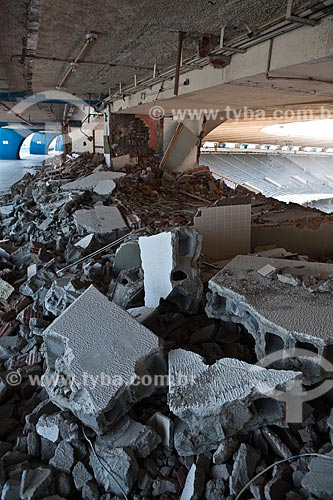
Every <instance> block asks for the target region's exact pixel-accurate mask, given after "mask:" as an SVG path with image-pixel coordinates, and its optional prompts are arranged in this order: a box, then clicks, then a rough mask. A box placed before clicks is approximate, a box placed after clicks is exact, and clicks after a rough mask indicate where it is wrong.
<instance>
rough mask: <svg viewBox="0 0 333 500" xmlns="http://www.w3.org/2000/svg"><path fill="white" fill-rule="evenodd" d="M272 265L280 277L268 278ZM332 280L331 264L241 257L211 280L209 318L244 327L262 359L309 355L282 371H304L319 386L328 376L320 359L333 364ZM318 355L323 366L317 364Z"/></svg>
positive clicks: (284, 364) (282, 363) (288, 361)
mask: <svg viewBox="0 0 333 500" xmlns="http://www.w3.org/2000/svg"><path fill="white" fill-rule="evenodd" d="M267 265H270V266H271V267H274V268H275V269H276V272H275V273H271V274H270V275H269V276H263V275H262V274H265V273H262V272H261V270H262V269H263V268H266V266H267ZM330 276H333V265H331V264H321V263H318V262H306V261H304V262H303V261H295V260H286V259H271V258H264V257H254V256H237V257H235V258H234V259H233V260H232V261H231V262H230V263H229V264H227V265H226V266H225V267H224V268H223V269H222V271H220V272H219V273H217V274H216V275H215V276H214V277H213V278H212V279H211V280H210V281H209V290H210V291H209V293H208V295H207V305H206V313H207V315H208V317H210V318H217V319H221V320H223V321H232V322H234V323H240V324H242V325H243V326H244V327H245V328H246V329H247V331H248V332H249V333H250V334H251V335H252V336H253V338H254V340H255V349H256V354H257V356H258V359H262V358H264V357H265V356H267V355H274V353H275V352H277V351H282V355H283V357H286V356H285V354H284V351H285V350H286V349H291V350H294V349H304V350H306V351H308V356H306V357H304V358H300V359H297V360H296V363H297V365H294V364H293V360H292V359H290V358H291V357H290V356H289V357H288V358H289V359H284V360H283V361H282V360H281V361H280V362H279V366H281V367H288V368H293V367H294V366H297V369H299V368H300V367H301V368H302V370H303V371H304V379H305V381H309V382H311V383H313V382H315V381H318V380H319V379H320V378H321V376H322V371H321V368H320V366H319V364H318V360H319V356H324V357H326V358H327V359H328V360H330V361H332V360H333V334H332V331H331V328H330V325H331V324H332V322H333V293H332V290H329V288H328V283H329V282H330V280H331V278H330ZM307 283H315V285H310V286H307ZM325 287H326V288H327V291H326V292H325V291H323V290H325V289H326V288H325ZM296 355H297V352H296ZM314 355H317V361H314V360H313V359H311V356H314ZM281 358H282V356H281V357H280V359H281Z"/></svg>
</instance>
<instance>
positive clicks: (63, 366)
mask: <svg viewBox="0 0 333 500" xmlns="http://www.w3.org/2000/svg"><path fill="white" fill-rule="evenodd" d="M44 339H45V350H46V352H45V354H46V362H47V371H46V373H45V377H44V379H43V380H44V382H43V383H44V386H45V387H46V390H47V392H48V393H49V396H50V398H51V400H52V401H53V402H54V403H56V404H57V405H59V406H60V407H63V408H69V409H70V410H72V412H73V413H74V414H75V415H76V416H78V418H80V419H81V420H82V421H84V422H85V423H86V424H87V425H90V426H92V427H94V428H95V429H97V430H99V429H100V426H101V428H104V427H107V426H108V419H109V422H112V421H114V419H115V418H119V416H120V415H121V414H122V413H123V412H124V411H125V409H126V408H128V407H129V406H130V405H131V404H132V403H133V401H135V394H134V392H135V391H134V388H133V390H132V389H131V385H132V384H133V382H134V381H135V380H136V377H137V375H139V374H140V372H141V371H142V369H145V368H147V367H148V366H149V362H150V361H152V359H153V357H154V355H155V354H156V353H157V352H158V349H159V341H158V338H157V337H156V336H155V335H154V334H153V333H151V332H150V331H149V330H147V329H146V328H145V327H144V326H142V325H140V324H139V323H138V322H137V321H135V319H133V318H132V316H131V315H129V314H128V313H127V312H125V311H124V310H122V309H121V308H120V307H119V306H117V305H116V304H114V303H112V302H110V301H109V300H108V299H107V298H106V297H105V296H104V295H102V294H101V293H100V292H99V291H98V290H97V289H96V288H94V287H93V286H91V287H89V288H88V289H87V290H86V292H84V293H83V294H82V295H81V296H80V297H79V298H78V299H77V300H76V301H75V302H74V303H73V304H72V305H71V306H69V307H68V308H67V309H66V310H65V311H64V313H62V314H61V315H60V316H59V317H58V318H57V319H56V320H55V321H54V322H53V323H52V324H51V325H50V326H49V327H48V328H47V329H46V331H45V333H44ZM101 346H103V348H102V349H101ZM61 375H64V376H71V377H73V379H72V382H71V383H70V384H68V383H67V384H65V385H64V386H63V387H62V386H61V381H60V382H59V383H58V384H54V382H53V381H52V376H61ZM102 376H104V377H105V380H104V385H103V380H102V379H101V377H102ZM48 377H51V378H48ZM94 381H95V382H94ZM95 384H96V385H95ZM94 385H95V387H94ZM148 389H149V390H152V388H151V387H149V388H148ZM137 397H139V395H137ZM106 412H107V415H106V416H105V417H103V414H104V413H106Z"/></svg>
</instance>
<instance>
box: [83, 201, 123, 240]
mask: <svg viewBox="0 0 333 500" xmlns="http://www.w3.org/2000/svg"><path fill="white" fill-rule="evenodd" d="M74 220H75V223H76V225H77V226H78V227H81V228H83V229H85V230H86V231H88V232H90V233H94V234H100V235H109V234H111V233H113V232H114V231H117V230H123V229H128V228H127V225H126V222H125V221H124V219H123V216H122V215H121V213H120V211H119V210H118V208H117V207H106V206H104V205H97V206H95V207H94V208H93V209H92V210H86V209H81V210H77V211H76V212H74Z"/></svg>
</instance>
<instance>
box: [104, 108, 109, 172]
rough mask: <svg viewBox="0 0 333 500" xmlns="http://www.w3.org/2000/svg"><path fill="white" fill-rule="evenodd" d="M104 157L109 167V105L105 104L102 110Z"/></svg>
mask: <svg viewBox="0 0 333 500" xmlns="http://www.w3.org/2000/svg"><path fill="white" fill-rule="evenodd" d="M103 116H104V132H103V134H104V135H103V141H104V143H103V144H104V159H105V163H106V165H107V166H108V168H111V151H110V106H109V105H108V104H107V105H106V108H105V110H104V115H103Z"/></svg>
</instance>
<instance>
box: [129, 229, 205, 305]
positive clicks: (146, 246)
mask: <svg viewBox="0 0 333 500" xmlns="http://www.w3.org/2000/svg"><path fill="white" fill-rule="evenodd" d="M201 242H202V238H201V236H200V235H199V233H198V231H197V230H196V229H194V228H189V227H177V228H174V229H172V230H171V231H166V232H163V233H160V234H156V235H153V236H142V237H140V238H139V245H140V251H141V260H142V267H143V271H144V288H145V305H146V306H147V307H158V305H159V303H160V300H161V298H163V299H166V298H167V297H168V298H169V300H171V301H172V302H175V303H176V304H177V305H178V307H179V309H180V310H182V311H186V312H196V311H197V309H198V307H199V305H200V302H201V299H202V283H201V280H200V271H199V268H198V259H199V256H200V252H201Z"/></svg>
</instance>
